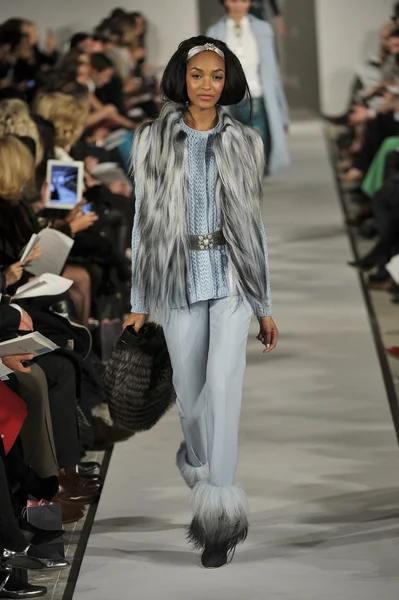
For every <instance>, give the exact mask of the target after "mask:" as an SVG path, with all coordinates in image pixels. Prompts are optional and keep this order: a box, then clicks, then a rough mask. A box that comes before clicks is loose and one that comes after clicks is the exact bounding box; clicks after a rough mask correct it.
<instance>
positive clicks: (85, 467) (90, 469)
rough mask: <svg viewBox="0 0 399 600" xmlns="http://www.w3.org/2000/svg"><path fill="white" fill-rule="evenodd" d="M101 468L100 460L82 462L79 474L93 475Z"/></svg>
mask: <svg viewBox="0 0 399 600" xmlns="http://www.w3.org/2000/svg"><path fill="white" fill-rule="evenodd" d="M100 468H101V465H100V463H98V462H92V461H87V462H81V463H80V465H79V467H78V472H79V475H82V476H85V475H93V473H95V471H97V470H99V469H100Z"/></svg>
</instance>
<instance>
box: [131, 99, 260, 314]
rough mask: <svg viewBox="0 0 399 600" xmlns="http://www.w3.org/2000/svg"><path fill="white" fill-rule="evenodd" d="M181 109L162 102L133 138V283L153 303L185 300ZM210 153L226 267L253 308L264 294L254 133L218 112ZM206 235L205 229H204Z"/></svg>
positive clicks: (184, 303)
mask: <svg viewBox="0 0 399 600" xmlns="http://www.w3.org/2000/svg"><path fill="white" fill-rule="evenodd" d="M184 112H185V107H183V106H180V105H176V104H167V105H166V106H165V107H164V109H163V111H162V113H161V116H160V118H159V119H157V120H156V121H154V122H152V123H147V124H144V125H142V126H141V127H140V128H139V129H138V130H137V132H136V133H135V135H134V142H133V150H132V156H133V159H132V163H133V172H134V178H135V185H136V188H137V192H138V194H139V196H140V205H141V207H140V210H139V212H138V215H137V218H138V219H139V221H138V226H139V231H140V247H139V249H138V254H137V257H136V260H135V267H134V273H133V285H136V286H138V289H139V292H140V296H141V297H142V298H144V299H145V300H146V302H147V303H148V304H149V306H150V307H151V308H152V309H153V308H170V307H180V306H187V305H189V303H190V301H189V294H188V275H189V269H190V264H189V255H190V253H189V233H188V218H187V196H188V182H187V179H188V152H187V144H186V134H185V132H184V131H183V130H182V128H181V124H180V121H181V118H182V116H183V115H184ZM219 121H220V127H219V128H218V130H217V132H216V133H215V134H214V140H213V151H214V154H215V161H216V165H217V170H218V176H217V182H216V189H215V198H216V202H217V203H218V205H219V208H220V215H221V221H222V230H223V233H224V236H225V238H226V241H227V245H228V251H229V259H230V261H231V265H230V267H231V268H232V272H233V273H234V279H235V284H236V286H237V290H238V292H239V294H240V295H241V296H244V297H245V298H247V300H248V301H249V302H250V304H251V306H252V307H253V309H254V310H255V311H256V310H257V308H258V307H259V305H260V304H261V303H262V302H264V299H265V298H266V295H267V282H266V264H265V255H264V251H263V246H262V232H261V228H260V225H261V210H260V208H261V202H262V177H263V172H264V163H265V158H264V150H263V144H262V141H261V138H260V136H259V135H258V133H257V132H256V131H255V130H254V129H252V128H250V127H246V126H244V125H242V124H241V123H239V122H238V121H236V120H234V119H233V118H232V117H231V116H229V115H228V114H227V113H226V112H224V111H220V113H219ZM204 233H207V232H204Z"/></svg>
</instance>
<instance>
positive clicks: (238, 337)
mask: <svg viewBox="0 0 399 600" xmlns="http://www.w3.org/2000/svg"><path fill="white" fill-rule="evenodd" d="M251 315H252V311H251V308H250V306H249V304H248V303H247V302H246V301H243V302H241V303H240V304H238V303H237V298H234V297H233V298H225V299H222V300H213V301H211V303H210V341H209V354H208V366H207V384H206V386H207V388H206V389H207V408H206V421H207V435H208V461H209V470H210V478H209V481H201V482H199V483H198V484H197V485H196V486H195V488H194V490H193V509H194V517H193V521H192V523H191V525H190V530H189V538H190V539H191V541H193V542H194V544H195V545H196V546H197V547H199V548H205V552H204V555H205V554H206V553H208V555H209V554H211V555H215V554H216V555H219V557H222V559H223V555H224V558H226V554H227V553H228V552H229V550H232V549H234V548H235V546H236V545H237V543H238V542H240V541H243V540H244V539H245V538H246V535H247V530H248V521H247V501H246V496H245V493H244V492H243V490H242V489H241V488H239V487H238V486H236V485H235V483H234V477H235V472H236V468H237V460H238V427H239V420H240V413H241V399H242V387H243V379H244V372H245V366H246V348H247V339H248V332H249V326H250V322H251ZM205 558H206V557H205ZM203 564H205V562H204V556H203ZM222 564H223V562H222ZM206 566H220V565H218V564H212V565H209V564H208V565H206Z"/></svg>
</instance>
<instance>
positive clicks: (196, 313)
mask: <svg viewBox="0 0 399 600" xmlns="http://www.w3.org/2000/svg"><path fill="white" fill-rule="evenodd" d="M163 327H164V332H165V338H166V343H167V346H168V350H169V355H170V359H171V363H172V368H173V384H174V387H175V390H176V394H177V400H176V402H177V406H178V409H179V414H180V420H181V425H182V429H183V435H184V440H185V442H184V443H183V444H182V445H181V447H180V450H179V451H178V453H177V466H178V467H179V469H180V472H181V474H182V476H183V478H184V480H185V481H186V483H187V485H189V486H190V487H193V486H194V485H195V484H196V483H197V481H200V480H202V479H204V478H208V464H207V463H208V457H207V435H206V422H205V407H206V388H205V382H206V366H207V360H208V346H209V304H208V302H197V303H195V304H193V305H192V306H191V308H190V310H188V309H176V310H171V311H169V313H168V315H167V316H166V317H165V318H164V322H163Z"/></svg>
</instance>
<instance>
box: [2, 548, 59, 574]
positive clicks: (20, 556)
mask: <svg viewBox="0 0 399 600" xmlns="http://www.w3.org/2000/svg"><path fill="white" fill-rule="evenodd" d="M35 554H36V551H35V546H27V548H25V550H24V551H23V552H14V551H13V550H7V549H6V548H4V549H3V550H2V553H1V555H0V560H1V562H2V564H3V565H6V566H7V567H12V568H14V569H26V570H29V571H39V570H42V569H57V570H61V569H66V568H67V567H69V562H68V561H67V560H65V559H62V560H55V559H52V558H39V557H37V556H35Z"/></svg>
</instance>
